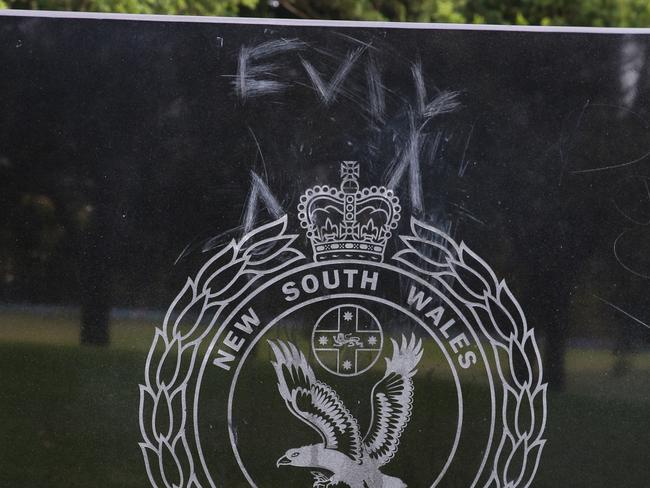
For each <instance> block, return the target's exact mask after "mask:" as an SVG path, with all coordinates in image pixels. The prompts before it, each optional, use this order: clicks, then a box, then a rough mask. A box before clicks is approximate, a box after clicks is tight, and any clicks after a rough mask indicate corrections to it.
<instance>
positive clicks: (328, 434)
mask: <svg viewBox="0 0 650 488" xmlns="http://www.w3.org/2000/svg"><path fill="white" fill-rule="evenodd" d="M391 341H392V343H393V356H392V357H391V358H386V373H385V374H384V376H383V378H382V379H381V380H380V381H379V382H377V383H376V384H375V386H374V387H373V388H372V391H371V394H370V402H371V405H372V417H371V421H370V426H369V428H368V430H367V432H366V434H365V435H364V436H363V437H362V434H361V431H360V429H359V424H358V422H357V420H356V419H355V418H354V417H353V416H352V414H351V413H350V411H349V410H348V409H347V408H346V406H345V405H344V404H343V402H342V401H341V399H340V398H339V396H338V394H337V393H336V391H334V390H333V389H332V388H331V387H330V386H328V385H326V384H325V383H323V382H322V381H318V380H317V379H316V376H315V375H314V371H313V370H312V368H311V366H309V364H308V363H307V360H306V358H305V356H304V354H303V353H302V352H301V351H300V350H299V349H298V348H297V347H296V346H295V345H294V344H292V343H291V342H287V343H285V342H283V341H277V342H272V341H269V344H270V346H271V348H272V350H273V354H274V355H275V361H272V362H271V364H272V365H273V367H274V369H275V372H276V375H277V377H278V390H279V392H280V395H281V396H282V398H283V399H284V401H285V403H286V405H287V408H288V409H289V411H290V412H291V413H292V414H293V415H295V416H296V417H298V418H299V419H300V420H302V421H303V422H304V423H306V424H307V425H309V426H310V427H311V428H312V429H314V430H315V431H317V432H318V433H319V434H320V436H321V438H322V442H320V443H318V444H312V445H308V446H302V447H298V448H295V449H289V450H288V451H287V452H286V453H285V455H284V456H282V457H281V458H280V459H278V461H277V467H278V468H279V467H282V466H296V467H303V468H311V469H313V470H314V471H312V475H313V476H314V488H327V487H330V486H335V485H337V484H339V483H345V484H346V485H348V486H349V487H350V488H405V487H406V484H405V483H404V482H403V481H402V480H400V479H399V478H395V477H392V476H388V475H385V474H383V473H382V472H381V471H380V468H381V467H382V466H384V465H386V464H387V463H388V462H389V461H390V460H391V459H392V458H393V457H394V456H395V454H396V453H397V450H398V447H399V441H400V437H401V435H402V432H403V431H404V428H405V427H406V425H407V424H408V422H409V420H410V417H411V408H412V404H413V391H414V387H413V380H412V377H413V376H414V375H415V373H416V369H415V368H416V366H417V364H418V363H419V361H420V359H421V358H422V341H421V340H416V338H415V336H414V335H411V339H410V340H407V339H406V337H404V336H402V341H401V344H398V343H397V342H396V341H395V340H393V339H391ZM319 470H326V471H327V472H330V473H332V475H331V476H330V477H329V478H327V476H325V475H324V474H323V473H322V472H321V471H319Z"/></svg>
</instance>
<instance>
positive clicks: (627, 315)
mask: <svg viewBox="0 0 650 488" xmlns="http://www.w3.org/2000/svg"><path fill="white" fill-rule="evenodd" d="M594 296H595V297H596V298H597V299H598V300H600V301H601V302H603V303H604V304H606V305H609V306H610V307H612V308H613V309H614V310H617V311H619V312H621V313H622V314H623V315H625V316H626V317H628V318H630V319H632V320H634V321H635V322H636V323H637V324H641V325H642V326H644V327H647V328H648V329H650V325H649V324H646V323H645V322H643V321H642V320H640V319H638V318H636V317H635V316H634V315H632V314H630V313H629V312H626V311H625V310H623V309H622V308H621V307H619V306H617V305H614V304H613V303H612V302H608V301H607V300H605V299H604V298H600V297H599V296H598V295H594Z"/></svg>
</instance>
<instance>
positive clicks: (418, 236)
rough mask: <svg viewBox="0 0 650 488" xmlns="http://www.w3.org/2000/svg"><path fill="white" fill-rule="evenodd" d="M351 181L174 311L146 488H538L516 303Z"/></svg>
mask: <svg viewBox="0 0 650 488" xmlns="http://www.w3.org/2000/svg"><path fill="white" fill-rule="evenodd" d="M340 177H341V181H340V184H339V185H338V186H332V187H330V186H316V187H313V188H310V189H308V190H306V191H305V193H304V194H303V196H302V197H301V199H300V203H299V206H298V219H297V221H296V222H291V221H290V219H289V217H288V216H284V217H282V218H279V219H277V220H275V221H273V222H271V223H268V224H266V225H263V226H260V227H259V228H256V229H254V230H252V231H251V232H248V233H247V234H246V235H244V236H243V237H242V238H241V239H239V240H236V241H232V242H231V243H230V244H229V245H227V246H226V247H225V248H223V249H221V250H220V251H219V252H217V253H215V254H214V255H213V256H211V257H210V258H209V259H208V261H207V262H206V263H205V264H204V265H203V266H202V267H201V269H200V270H199V271H198V273H196V275H195V276H193V277H191V278H189V279H188V281H187V283H186V284H185V286H184V287H183V288H182V290H181V291H180V292H179V294H178V295H177V297H176V298H175V300H174V301H173V303H172V304H171V306H170V307H169V310H168V312H167V315H166V317H165V319H164V322H163V324H162V326H161V327H160V328H159V329H158V330H157V332H156V336H155V339H154V342H153V344H152V346H151V350H150V352H149V355H148V357H147V363H146V375H145V381H144V383H143V384H142V385H141V386H140V429H141V432H142V442H141V443H140V447H141V449H142V453H143V456H144V460H145V466H146V469H147V474H148V476H149V479H150V481H151V483H152V485H153V486H155V487H160V488H162V487H167V488H173V487H181V488H185V487H188V488H190V487H193V488H199V487H201V488H208V487H212V488H217V487H229V488H230V487H234V486H251V487H259V488H271V487H277V486H292V487H294V486H295V487H314V488H326V487H349V488H401V487H406V486H409V487H444V486H467V487H468V488H469V487H483V488H523V487H528V486H530V485H531V483H532V480H533V477H534V475H535V472H536V470H537V466H538V463H539V459H540V456H541V452H542V449H543V447H544V443H545V440H544V429H545V424H546V384H545V383H544V381H543V375H542V367H541V358H540V353H539V350H538V348H537V344H536V341H535V336H534V331H533V329H532V328H531V327H529V325H528V323H527V321H526V317H525V315H524V313H523V311H522V309H521V307H520V306H519V304H518V302H517V301H516V300H515V298H514V296H513V295H512V293H511V292H510V290H509V288H508V286H507V285H506V283H505V282H504V281H503V280H501V279H499V278H498V277H497V274H496V273H495V272H494V271H493V270H492V269H491V268H490V266H489V265H488V264H487V263H485V262H484V261H483V260H482V259H481V258H480V257H479V256H478V255H477V254H475V253H474V252H473V251H472V250H470V249H469V248H468V247H467V246H466V245H465V243H463V242H460V243H458V242H456V241H455V240H454V239H453V238H452V237H450V236H449V235H447V234H446V233H445V232H443V231H441V230H440V229H438V228H436V227H433V226H430V225H428V224H426V223H424V222H421V221H419V220H417V219H415V218H411V219H409V220H406V219H404V216H401V212H402V209H401V207H400V205H399V200H398V198H397V196H396V195H394V194H393V192H392V191H390V190H388V189H386V188H384V187H376V186H373V187H369V188H364V187H361V186H360V184H359V178H360V174H359V165H358V164H357V163H356V162H350V161H346V162H343V163H342V165H341V172H340ZM400 217H402V218H401V227H402V228H404V229H408V231H406V230H404V231H403V232H398V226H399V225H400ZM290 229H301V230H300V231H299V232H295V231H291V230H290ZM395 247H397V249H396V250H395Z"/></svg>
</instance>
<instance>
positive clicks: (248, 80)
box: [233, 39, 306, 101]
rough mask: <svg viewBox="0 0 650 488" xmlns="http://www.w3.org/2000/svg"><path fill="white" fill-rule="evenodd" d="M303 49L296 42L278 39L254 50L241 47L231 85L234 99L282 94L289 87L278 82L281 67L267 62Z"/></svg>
mask: <svg viewBox="0 0 650 488" xmlns="http://www.w3.org/2000/svg"><path fill="white" fill-rule="evenodd" d="M305 47H306V44H305V43H304V42H302V41H299V40H297V39H279V40H275V41H269V42H265V43H263V44H259V45H257V46H253V47H247V46H244V47H242V48H241V49H240V51H239V59H238V64H237V76H235V80H234V81H233V85H234V87H235V91H236V92H237V95H239V97H240V98H241V100H242V101H245V100H246V99H247V98H251V97H256V96H260V95H264V94H273V93H279V92H282V91H284V90H285V89H286V88H287V87H288V86H289V83H287V82H285V81H283V80H282V78H281V76H282V74H281V70H280V68H281V67H282V64H281V63H277V62H275V63H273V62H271V61H269V60H268V58H270V57H273V56H277V55H279V54H284V53H286V52H288V51H293V50H300V49H304V48H305ZM263 60H266V61H263ZM262 76H265V78H263V77H262Z"/></svg>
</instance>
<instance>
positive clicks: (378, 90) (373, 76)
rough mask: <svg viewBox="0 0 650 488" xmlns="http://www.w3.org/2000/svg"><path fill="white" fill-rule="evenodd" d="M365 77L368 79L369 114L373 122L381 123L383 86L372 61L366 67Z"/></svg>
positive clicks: (383, 104)
mask: <svg viewBox="0 0 650 488" xmlns="http://www.w3.org/2000/svg"><path fill="white" fill-rule="evenodd" d="M366 77H367V78H368V97H369V102H370V113H371V114H372V116H373V118H374V119H375V120H377V121H380V122H382V121H383V119H384V111H385V110H386V94H385V91H384V85H383V84H382V83H381V73H380V72H379V68H378V67H377V64H376V63H375V61H374V60H373V59H370V61H369V62H368V65H367V66H366Z"/></svg>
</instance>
